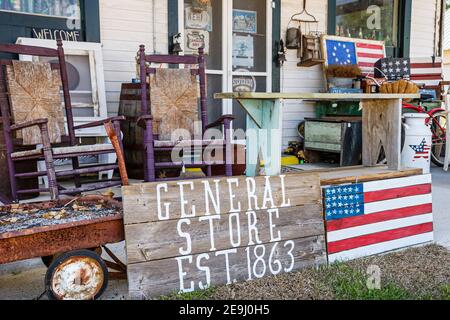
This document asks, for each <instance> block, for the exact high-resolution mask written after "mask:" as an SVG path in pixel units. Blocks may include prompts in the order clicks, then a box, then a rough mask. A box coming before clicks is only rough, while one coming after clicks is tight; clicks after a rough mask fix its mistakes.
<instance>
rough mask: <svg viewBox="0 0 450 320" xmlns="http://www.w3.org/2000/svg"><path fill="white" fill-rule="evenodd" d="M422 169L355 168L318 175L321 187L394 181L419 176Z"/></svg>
mask: <svg viewBox="0 0 450 320" xmlns="http://www.w3.org/2000/svg"><path fill="white" fill-rule="evenodd" d="M421 174H422V169H405V170H399V171H397V170H387V169H383V167H382V168H378V167H371V168H362V167H361V168H359V169H357V168H355V169H352V170H331V171H329V172H321V173H320V183H321V185H322V186H328V185H337V184H346V183H358V182H368V181H378V180H386V179H396V178H403V177H411V176H415V175H421Z"/></svg>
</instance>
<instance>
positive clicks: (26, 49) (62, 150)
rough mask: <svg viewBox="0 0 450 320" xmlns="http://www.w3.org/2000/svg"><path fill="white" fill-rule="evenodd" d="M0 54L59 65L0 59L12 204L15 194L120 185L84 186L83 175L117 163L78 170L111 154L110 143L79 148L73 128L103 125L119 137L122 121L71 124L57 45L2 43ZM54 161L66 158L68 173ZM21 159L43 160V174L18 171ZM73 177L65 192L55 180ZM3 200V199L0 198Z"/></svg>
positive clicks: (62, 60) (59, 44)
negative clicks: (23, 184) (32, 184)
mask: <svg viewBox="0 0 450 320" xmlns="http://www.w3.org/2000/svg"><path fill="white" fill-rule="evenodd" d="M0 53H7V54H11V55H20V54H23V55H31V56H35V57H51V58H56V59H57V60H58V63H52V64H50V63H46V62H30V61H19V60H14V59H13V60H9V59H1V60H0V107H1V109H0V110H1V115H2V120H3V134H4V137H5V144H6V157H7V164H8V173H9V183H10V185H11V197H10V198H12V199H10V201H13V202H17V201H18V200H19V195H21V194H30V193H36V192H49V193H50V195H51V198H52V199H58V198H59V197H60V195H76V194H80V193H82V192H87V191H94V190H99V189H103V188H109V187H113V186H119V185H121V181H120V180H117V179H116V180H114V179H112V180H107V181H100V182H98V181H93V182H86V183H82V180H81V176H82V175H86V174H94V173H98V172H101V171H108V170H114V169H117V168H118V165H116V164H108V165H90V166H80V164H79V157H84V156H96V155H100V154H108V153H115V149H114V148H113V146H112V145H110V144H97V145H82V146H81V145H78V144H77V138H76V137H75V130H79V129H85V128H93V127H99V126H103V125H105V124H107V125H110V124H112V125H113V126H114V129H115V132H116V135H117V136H119V137H120V121H121V120H124V117H114V118H109V119H104V120H101V121H96V122H92V123H88V124H84V125H81V126H77V127H76V126H74V120H73V114H72V105H71V99H70V94H69V85H68V75H67V69H66V62H65V57H64V49H63V46H62V42H61V41H59V40H58V41H57V49H49V48H41V47H34V46H26V45H16V44H0ZM61 86H62V92H63V98H64V109H65V116H66V119H67V133H68V135H66V128H65V121H64V111H63V103H62V101H61ZM23 145H30V146H36V148H35V149H32V150H29V151H17V147H18V146H23ZM56 159H70V160H71V162H72V168H71V169H70V170H63V171H56V170H55V166H54V161H55V160H56ZM21 161H45V165H46V171H41V172H28V173H17V172H16V170H15V164H16V163H18V162H21ZM43 176H47V178H48V188H40V189H34V190H20V188H19V187H18V186H19V183H18V181H19V179H37V178H38V177H43ZM70 177H72V178H74V181H75V187H74V188H72V189H66V188H63V187H62V186H60V185H59V184H58V178H70ZM5 198H6V197H5V196H4V195H3V196H2V199H3V200H4V199H5Z"/></svg>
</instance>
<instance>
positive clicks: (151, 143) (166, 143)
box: [138, 45, 235, 182]
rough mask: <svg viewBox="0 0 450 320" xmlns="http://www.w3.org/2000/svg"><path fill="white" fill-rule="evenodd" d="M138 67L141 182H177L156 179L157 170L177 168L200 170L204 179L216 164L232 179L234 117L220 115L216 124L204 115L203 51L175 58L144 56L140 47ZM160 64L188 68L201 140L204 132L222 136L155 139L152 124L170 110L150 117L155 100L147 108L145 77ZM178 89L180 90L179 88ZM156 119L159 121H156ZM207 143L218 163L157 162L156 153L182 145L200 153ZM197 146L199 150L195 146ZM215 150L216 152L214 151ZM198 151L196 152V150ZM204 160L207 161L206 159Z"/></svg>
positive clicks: (205, 97)
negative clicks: (142, 157) (218, 154)
mask: <svg viewBox="0 0 450 320" xmlns="http://www.w3.org/2000/svg"><path fill="white" fill-rule="evenodd" d="M139 64H140V80H141V114H142V116H141V117H140V118H139V120H138V124H139V125H140V126H141V127H143V128H145V130H144V147H145V163H144V176H145V181H147V182H154V181H159V180H171V179H172V180H177V179H180V178H168V177H160V176H157V174H156V173H157V171H158V170H164V169H169V170H170V169H180V168H183V167H185V168H202V169H203V170H204V172H205V173H206V175H207V176H212V166H213V165H220V166H224V167H225V174H226V176H232V175H233V170H232V162H233V160H232V144H231V135H230V127H231V122H232V121H233V119H234V118H235V117H234V116H233V115H223V116H222V117H220V118H219V119H218V120H217V121H215V122H213V123H209V122H208V113H207V92H206V72H205V69H206V67H205V54H204V49H203V48H201V49H200V50H199V55H198V56H196V55H185V56H177V55H146V54H145V46H144V45H141V46H140V50H139ZM161 64H170V65H180V64H182V65H184V66H185V68H187V67H190V69H189V70H190V73H191V75H192V76H193V77H196V79H197V80H196V81H197V87H198V89H197V91H198V92H199V93H200V94H199V104H200V119H198V120H200V121H201V133H202V134H203V136H202V137H204V134H205V132H206V131H207V130H208V129H212V128H217V129H219V130H220V128H222V129H223V132H224V133H225V134H223V136H222V137H221V139H216V140H207V139H203V138H201V140H200V141H199V140H198V138H195V137H191V138H192V140H190V141H189V140H183V141H171V140H166V139H159V136H158V134H157V133H155V132H154V126H155V125H156V123H155V122H159V124H160V123H161V122H164V120H165V118H166V120H167V117H166V115H167V114H169V113H171V112H173V110H171V107H169V108H168V110H167V112H166V113H165V114H154V113H155V111H154V109H156V108H155V106H154V104H155V101H153V102H152V101H151V102H150V106H149V105H148V100H147V98H148V96H150V100H151V99H152V96H151V94H150V93H149V91H152V90H151V89H150V86H151V84H149V82H148V78H149V77H151V76H152V75H156V76H157V75H158V72H160V71H159V70H161V69H158V68H155V67H152V65H153V66H154V65H158V66H160V65H161ZM180 90H182V89H181V88H180ZM196 104H197V105H196V106H194V108H197V109H198V101H196ZM158 118H159V119H158ZM211 143H214V145H215V146H220V147H219V148H217V149H220V150H221V151H220V152H221V153H222V156H221V161H213V162H212V161H205V159H202V160H200V161H194V162H193V163H192V162H191V163H189V164H186V163H184V162H180V161H178V162H174V161H170V162H167V161H164V162H157V161H156V160H155V159H157V158H158V157H157V156H158V154H161V153H162V152H170V151H171V150H173V149H174V148H186V146H187V145H188V146H192V149H191V150H193V149H194V148H195V147H194V145H195V146H197V148H201V150H205V148H207V147H208V145H209V146H211ZM199 146H201V147H199ZM217 149H216V150H217ZM197 150H198V149H197ZM206 160H207V159H206Z"/></svg>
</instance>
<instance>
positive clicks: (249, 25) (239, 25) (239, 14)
mask: <svg viewBox="0 0 450 320" xmlns="http://www.w3.org/2000/svg"><path fill="white" fill-rule="evenodd" d="M257 31H258V18H257V12H256V11H247V10H233V32H240V33H252V34H255V33H257Z"/></svg>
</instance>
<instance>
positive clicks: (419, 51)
mask: <svg viewBox="0 0 450 320" xmlns="http://www.w3.org/2000/svg"><path fill="white" fill-rule="evenodd" d="M437 3H440V0H420V1H413V2H412V4H413V7H412V24H411V51H410V55H411V57H431V56H432V55H434V54H435V52H434V51H435V41H436V38H435V35H437V36H438V37H439V30H435V29H436V16H437V17H438V19H439V12H438V14H437V15H436V8H437V6H436V5H437ZM437 26H439V24H437Z"/></svg>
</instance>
